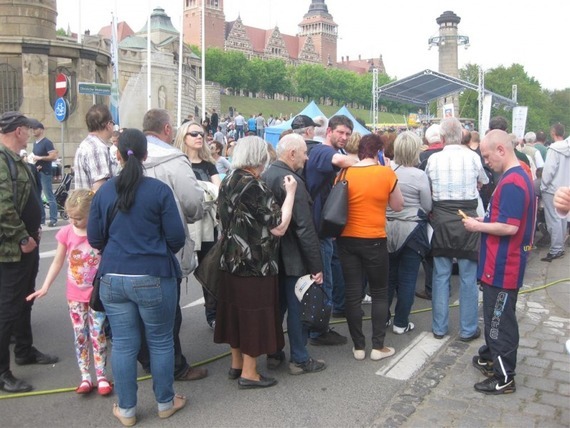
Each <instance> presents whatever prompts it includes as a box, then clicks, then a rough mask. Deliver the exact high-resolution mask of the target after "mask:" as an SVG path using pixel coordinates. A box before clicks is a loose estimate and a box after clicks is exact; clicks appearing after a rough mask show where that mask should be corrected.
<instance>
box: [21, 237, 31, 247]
mask: <svg viewBox="0 0 570 428" xmlns="http://www.w3.org/2000/svg"><path fill="white" fill-rule="evenodd" d="M28 242H30V239H29V238H24V239H22V240H21V241H20V245H21V246H24V245H28Z"/></svg>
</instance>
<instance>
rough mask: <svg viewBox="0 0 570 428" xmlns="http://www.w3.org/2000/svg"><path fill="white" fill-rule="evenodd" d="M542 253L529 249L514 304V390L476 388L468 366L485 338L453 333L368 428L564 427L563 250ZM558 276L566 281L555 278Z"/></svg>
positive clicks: (569, 259)
mask: <svg viewBox="0 0 570 428" xmlns="http://www.w3.org/2000/svg"><path fill="white" fill-rule="evenodd" d="M546 252H547V249H543V250H540V249H537V250H535V251H533V253H531V256H530V260H529V265H528V266H527V271H526V275H525V286H524V287H523V290H522V292H521V294H519V299H518V303H517V311H518V320H519V329H520V345H519V349H518V362H517V376H516V381H517V391H516V392H515V393H514V394H508V395H502V396H486V395H484V394H481V393H478V392H476V391H475V390H474V388H473V385H474V384H475V383H477V382H480V381H481V380H484V377H483V376H482V375H481V373H479V371H478V370H477V369H475V368H473V367H472V366H471V359H472V357H473V356H474V355H477V350H478V349H479V347H480V346H481V345H482V344H483V343H484V339H483V338H482V337H481V339H478V340H476V341H474V342H472V343H463V342H460V341H459V340H457V338H452V340H450V341H449V342H448V345H447V346H446V347H444V348H443V350H442V351H441V352H440V353H439V355H438V356H437V357H435V358H434V360H433V361H432V362H431V363H430V364H428V365H427V366H426V367H425V368H424V370H423V372H422V373H421V374H420V375H419V376H418V377H417V378H416V379H415V380H414V381H412V382H411V383H410V384H409V385H407V387H406V388H405V389H404V390H403V391H402V392H401V394H399V395H398V396H397V397H394V398H393V399H392V402H391V403H390V405H389V406H388V411H385V412H384V413H383V414H382V415H378V418H377V419H376V421H375V423H374V426H382V427H386V426H388V427H392V426H393V427H399V426H404V427H425V426H437V427H514V426H516V427H538V426H540V427H569V426H570V355H569V354H567V353H566V351H565V343H566V341H567V340H568V339H570V279H569V278H570V255H567V256H566V257H564V258H562V259H558V260H554V261H553V262H552V263H546V262H541V261H540V258H541V257H544V255H545V254H546ZM562 279H565V281H562V282H558V281H560V280H562ZM555 282H558V283H556V284H553V285H551V286H548V287H546V288H543V289H537V290H533V289H535V288H539V287H541V286H544V285H548V284H552V283H555ZM480 324H481V326H482V319H481V321H480Z"/></svg>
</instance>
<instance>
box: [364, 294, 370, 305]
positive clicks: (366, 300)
mask: <svg viewBox="0 0 570 428" xmlns="http://www.w3.org/2000/svg"><path fill="white" fill-rule="evenodd" d="M362 303H363V304H364V305H370V304H372V296H371V295H370V294H365V295H364V299H362Z"/></svg>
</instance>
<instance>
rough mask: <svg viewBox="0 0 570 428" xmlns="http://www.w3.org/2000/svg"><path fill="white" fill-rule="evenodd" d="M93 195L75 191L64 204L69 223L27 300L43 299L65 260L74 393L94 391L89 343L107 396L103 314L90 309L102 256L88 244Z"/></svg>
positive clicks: (101, 388) (100, 387)
mask: <svg viewBox="0 0 570 428" xmlns="http://www.w3.org/2000/svg"><path fill="white" fill-rule="evenodd" d="M93 196H94V193H93V192H92V191H90V190H87V189H77V190H74V191H73V192H72V193H71V194H70V195H69V196H68V198H67V200H66V201H65V210H66V211H67V214H68V215H69V223H70V224H68V225H67V226H65V227H63V228H61V230H60V231H59V232H58V233H57V234H56V236H55V238H56V239H57V242H58V244H57V249H56V253H55V257H54V259H53V262H52V264H51V266H50V268H49V271H48V273H47V276H46V279H45V281H44V283H43V286H42V288H41V289H39V290H38V291H36V292H34V293H32V294H30V295H29V296H28V297H27V300H28V301H30V300H33V299H35V298H37V297H43V296H45V295H46V294H47V292H48V290H49V288H50V286H51V285H52V284H53V282H54V281H55V279H56V277H57V275H58V274H59V272H60V271H61V268H62V267H63V264H64V262H65V259H66V258H67V262H68V267H67V282H66V283H67V292H66V297H67V304H68V307H69V316H70V318H71V324H72V326H73V332H74V334H75V353H76V356H77V364H78V365H79V370H80V371H81V383H80V384H79V386H78V387H77V389H76V390H75V392H77V393H78V394H89V393H90V392H91V391H92V390H93V383H92V382H91V375H90V374H89V365H90V362H89V346H88V345H89V341H90V340H91V344H92V346H93V359H94V360H95V363H94V365H95V373H96V375H97V391H98V393H99V394H100V395H109V394H110V393H111V392H112V391H113V387H112V386H111V384H110V383H109V381H108V380H107V376H106V364H107V339H106V336H105V329H104V324H105V318H106V316H105V313H104V312H97V311H94V310H93V309H91V308H90V307H89V299H90V297H91V292H92V291H93V279H94V277H95V274H96V272H97V267H98V266H99V261H100V259H101V256H100V254H99V251H98V250H95V249H93V248H92V247H91V246H90V245H89V242H87V220H88V217H89V207H90V205H91V200H92V199H93Z"/></svg>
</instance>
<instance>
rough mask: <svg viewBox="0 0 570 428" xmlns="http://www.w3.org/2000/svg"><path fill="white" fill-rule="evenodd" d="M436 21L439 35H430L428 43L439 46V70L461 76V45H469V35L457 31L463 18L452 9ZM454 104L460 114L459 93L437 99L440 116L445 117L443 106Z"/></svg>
mask: <svg viewBox="0 0 570 428" xmlns="http://www.w3.org/2000/svg"><path fill="white" fill-rule="evenodd" d="M435 22H437V24H438V25H439V36H436V37H430V39H429V40H428V44H429V46H430V48H431V47H432V46H437V47H438V49H439V70H438V71H439V72H440V73H443V74H447V75H448V76H452V77H459V61H458V50H457V48H458V47H459V46H465V49H467V48H468V47H469V37H467V36H460V35H459V34H458V31H457V25H458V24H459V23H460V22H461V18H460V17H459V16H457V15H456V14H455V13H453V12H452V11H450V10H448V11H445V12H443V13H442V14H441V16H439V17H438V18H437V19H436V20H435ZM449 104H453V106H454V111H455V116H457V117H458V116H459V97H458V96H457V93H455V94H451V95H449V96H447V97H444V98H440V99H439V100H438V101H437V111H438V115H439V116H440V117H444V116H445V114H444V112H443V106H444V105H449Z"/></svg>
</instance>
